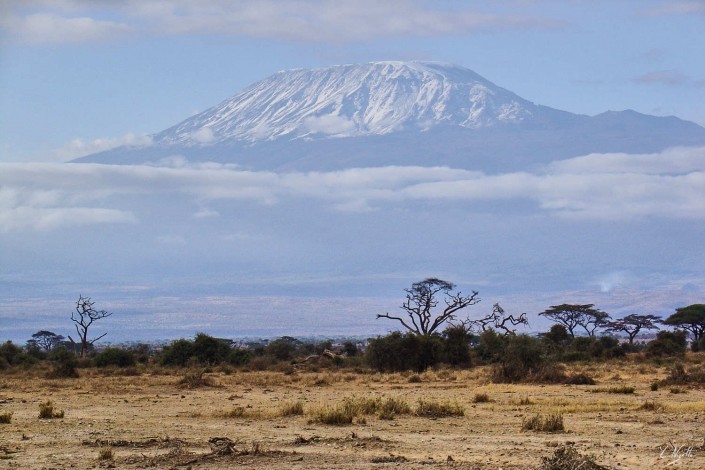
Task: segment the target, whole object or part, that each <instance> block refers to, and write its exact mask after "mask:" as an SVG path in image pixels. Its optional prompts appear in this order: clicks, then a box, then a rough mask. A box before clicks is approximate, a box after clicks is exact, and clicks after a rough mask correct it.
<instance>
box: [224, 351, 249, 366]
mask: <svg viewBox="0 0 705 470" xmlns="http://www.w3.org/2000/svg"><path fill="white" fill-rule="evenodd" d="M253 357H254V354H253V353H252V351H250V350H248V349H240V348H235V349H233V350H231V351H230V353H229V354H228V363H229V364H232V365H234V366H244V365H245V364H247V363H248V362H250V361H251V360H252V358H253Z"/></svg>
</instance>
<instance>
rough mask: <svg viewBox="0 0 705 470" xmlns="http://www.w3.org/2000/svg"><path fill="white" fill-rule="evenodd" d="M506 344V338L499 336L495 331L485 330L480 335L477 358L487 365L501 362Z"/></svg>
mask: <svg viewBox="0 0 705 470" xmlns="http://www.w3.org/2000/svg"><path fill="white" fill-rule="evenodd" d="M506 343H507V341H506V338H505V337H504V336H501V335H499V334H497V332H496V331H494V330H493V329H491V328H490V329H488V330H485V331H483V332H482V333H481V334H480V339H479V343H478V345H477V348H476V353H477V357H479V358H480V359H481V360H482V361H484V362H486V363H496V362H499V361H500V360H501V359H502V357H503V355H504V349H505V348H506V346H507V344H506Z"/></svg>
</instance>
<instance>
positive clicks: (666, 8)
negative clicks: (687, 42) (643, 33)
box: [644, 0, 705, 16]
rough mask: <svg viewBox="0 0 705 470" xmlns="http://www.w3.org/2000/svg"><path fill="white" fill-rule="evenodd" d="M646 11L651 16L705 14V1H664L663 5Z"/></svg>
mask: <svg viewBox="0 0 705 470" xmlns="http://www.w3.org/2000/svg"><path fill="white" fill-rule="evenodd" d="M644 12H645V13H646V14H647V15H651V16H662V15H690V14H699V15H705V1H703V0H688V1H676V2H663V5H659V6H656V7H652V8H649V9H647V10H645V11H644Z"/></svg>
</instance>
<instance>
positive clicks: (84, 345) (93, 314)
mask: <svg viewBox="0 0 705 470" xmlns="http://www.w3.org/2000/svg"><path fill="white" fill-rule="evenodd" d="M94 305H95V302H93V301H92V300H91V298H90V297H83V296H82V295H79V296H78V300H77V301H76V311H75V312H71V321H73V322H74V326H75V327H76V332H77V333H78V339H79V340H80V341H81V357H86V353H87V352H88V346H89V345H92V344H93V343H95V342H96V341H98V340H99V339H101V338H102V337H104V336H105V335H107V333H103V334H102V335H100V336H98V337H97V338H93V339H88V328H90V326H91V325H92V324H93V322H95V321H97V320H100V319H101V318H105V317H109V316H110V315H112V313H110V312H107V311H105V310H96V309H95V308H94V307H93V306H94ZM69 340H71V342H72V343H74V344H75V343H76V342H75V341H74V340H73V338H71V337H70V336H69Z"/></svg>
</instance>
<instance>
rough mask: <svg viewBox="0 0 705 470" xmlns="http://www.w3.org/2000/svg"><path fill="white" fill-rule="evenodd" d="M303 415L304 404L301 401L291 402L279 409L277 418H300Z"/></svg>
mask: <svg viewBox="0 0 705 470" xmlns="http://www.w3.org/2000/svg"><path fill="white" fill-rule="evenodd" d="M303 414H304V403H303V402H302V401H292V402H288V403H284V404H283V405H281V406H280V407H279V412H278V413H277V415H278V416H282V417H286V416H301V415H303Z"/></svg>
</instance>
